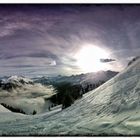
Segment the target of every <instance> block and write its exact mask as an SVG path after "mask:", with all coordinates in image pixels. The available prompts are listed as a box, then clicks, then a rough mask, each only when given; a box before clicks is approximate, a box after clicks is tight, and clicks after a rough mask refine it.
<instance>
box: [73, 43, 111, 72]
mask: <svg viewBox="0 0 140 140" xmlns="http://www.w3.org/2000/svg"><path fill="white" fill-rule="evenodd" d="M108 57H109V53H108V52H107V51H105V50H103V49H101V48H100V47H97V46H94V45H89V44H88V45H84V46H83V47H82V48H81V50H80V51H79V52H78V53H77V54H76V55H75V58H76V59H77V65H78V66H79V67H80V68H81V69H82V71H83V72H97V71H99V70H105V69H106V64H104V63H102V62H101V61H100V59H102V58H108Z"/></svg>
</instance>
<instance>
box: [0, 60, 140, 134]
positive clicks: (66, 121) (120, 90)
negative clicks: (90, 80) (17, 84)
mask: <svg viewBox="0 0 140 140" xmlns="http://www.w3.org/2000/svg"><path fill="white" fill-rule="evenodd" d="M11 115H12V114H11ZM5 117H7V115H5ZM9 122H10V123H9ZM0 134H1V135H140V59H138V60H136V61H135V62H133V63H132V64H131V65H129V67H127V68H126V69H125V70H124V71H122V72H121V73H119V74H118V75H117V76H115V77H114V78H112V79H111V80H109V81H107V82H106V83H105V84H103V85H102V86H100V87H98V88H97V89H95V90H93V91H90V92H89V93H87V94H85V95H84V97H83V98H81V99H79V100H77V101H76V102H75V103H74V104H72V105H71V106H70V107H68V108H66V109H64V110H62V111H59V112H58V113H56V114H51V115H48V114H46V115H45V114H42V115H41V114H40V115H36V116H30V117H23V118H22V119H19V118H18V119H17V120H16V121H4V122H3V120H0Z"/></svg>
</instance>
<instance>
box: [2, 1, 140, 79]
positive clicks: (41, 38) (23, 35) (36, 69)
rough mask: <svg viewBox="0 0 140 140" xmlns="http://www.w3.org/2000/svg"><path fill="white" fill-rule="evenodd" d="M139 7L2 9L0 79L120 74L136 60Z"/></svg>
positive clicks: (139, 43) (139, 44) (139, 37)
mask: <svg viewBox="0 0 140 140" xmlns="http://www.w3.org/2000/svg"><path fill="white" fill-rule="evenodd" d="M139 13H140V5H107V4H105V5H104V4H102V5H95V4H93V5H89V4H85V5H84V4H82V5H78V4H75V5H70V4H69V5H64V4H58V5H57V4H56V5H54V4H53V5H49V4H48V5H43V4H42V5H14V4H13V5H0V76H7V75H25V76H26V75H28V76H43V75H50V76H54V75H59V74H61V75H71V74H80V73H86V72H92V71H93V72H94V71H99V70H113V71H122V70H123V69H124V68H125V67H126V66H127V64H128V62H129V61H130V60H131V59H132V58H133V57H135V56H138V55H139V54H140V14H139Z"/></svg>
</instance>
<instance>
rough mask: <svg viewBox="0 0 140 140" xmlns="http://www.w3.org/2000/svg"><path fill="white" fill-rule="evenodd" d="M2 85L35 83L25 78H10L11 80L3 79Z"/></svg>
mask: <svg viewBox="0 0 140 140" xmlns="http://www.w3.org/2000/svg"><path fill="white" fill-rule="evenodd" d="M2 83H4V84H7V83H13V84H18V83H21V84H31V83H33V81H32V80H31V79H28V78H25V77H23V76H17V75H14V76H10V77H9V78H6V79H2Z"/></svg>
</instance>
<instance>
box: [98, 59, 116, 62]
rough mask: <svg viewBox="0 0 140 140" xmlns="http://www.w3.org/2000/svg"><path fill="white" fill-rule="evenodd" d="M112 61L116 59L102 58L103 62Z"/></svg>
mask: <svg viewBox="0 0 140 140" xmlns="http://www.w3.org/2000/svg"><path fill="white" fill-rule="evenodd" d="M112 61H116V60H115V59H108V58H107V59H100V62H102V63H108V62H112Z"/></svg>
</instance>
